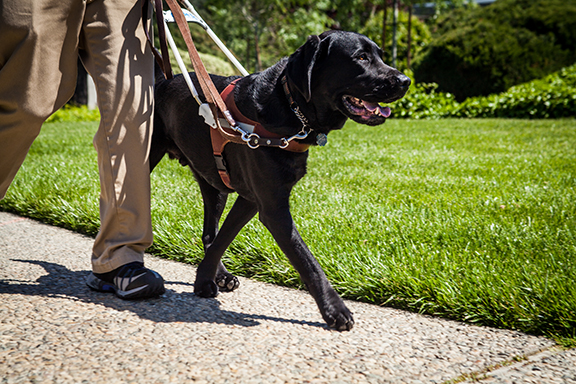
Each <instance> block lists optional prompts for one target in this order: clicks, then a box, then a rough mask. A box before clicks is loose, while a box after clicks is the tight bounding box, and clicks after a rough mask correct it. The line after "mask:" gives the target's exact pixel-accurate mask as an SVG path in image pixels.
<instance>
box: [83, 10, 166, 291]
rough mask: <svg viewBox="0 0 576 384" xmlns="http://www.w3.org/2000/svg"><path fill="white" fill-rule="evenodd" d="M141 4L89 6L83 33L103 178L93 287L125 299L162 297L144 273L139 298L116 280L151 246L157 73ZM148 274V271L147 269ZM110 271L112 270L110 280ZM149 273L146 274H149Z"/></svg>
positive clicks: (154, 279)
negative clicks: (92, 84) (97, 118)
mask: <svg viewBox="0 0 576 384" xmlns="http://www.w3.org/2000/svg"><path fill="white" fill-rule="evenodd" d="M141 12H142V11H141V3H140V2H139V1H134V0H115V1H104V0H94V1H93V2H91V3H89V4H88V6H87V8H86V15H85V19H84V25H83V28H82V34H81V42H80V44H81V51H80V54H81V58H82V61H83V63H84V65H85V66H86V69H87V70H88V73H90V74H91V75H92V77H93V78H94V82H95V84H96V93H97V98H98V108H99V109H100V114H101V121H100V126H99V128H98V132H97V133H96V136H95V137H94V146H95V148H96V150H97V152H98V167H99V172H100V187H101V192H100V221H101V224H100V231H99V233H98V235H97V237H96V240H95V243H94V248H93V254H92V269H93V272H94V275H96V277H97V278H100V279H101V280H104V281H107V282H110V283H112V282H114V283H115V284H116V286H115V287H110V286H106V285H105V283H99V285H98V284H95V283H94V281H92V283H90V282H89V285H90V286H91V287H92V288H96V289H99V290H106V289H103V288H105V287H109V288H114V290H115V291H116V293H117V294H118V296H120V297H122V298H140V297H141V296H142V295H144V296H146V297H147V296H152V295H154V294H160V293H163V292H164V285H163V281H162V279H161V277H160V276H159V275H157V274H154V273H148V276H149V277H150V279H149V281H145V282H143V283H142V284H145V285H147V286H148V287H147V288H146V289H145V290H144V291H143V292H140V291H134V292H136V296H137V297H132V296H131V293H130V292H132V291H133V288H134V286H133V285H130V283H129V282H130V281H132V280H130V279H128V280H126V281H125V282H122V281H120V280H114V279H115V278H117V274H118V273H119V272H120V271H124V272H126V273H127V274H128V275H131V276H132V277H133V278H135V277H137V276H140V275H141V273H144V272H143V271H142V270H141V271H140V272H137V273H135V274H132V272H133V271H132V270H130V271H128V270H126V268H124V266H126V265H127V264H131V263H133V262H139V263H142V262H143V254H144V250H145V249H146V248H148V247H149V246H150V245H151V244H152V225H151V216H150V169H149V164H148V154H149V151H150V141H151V138H152V119H153V94H154V89H153V86H154V67H153V56H152V53H151V51H150V48H149V47H148V45H147V42H146V37H145V35H144V32H143V29H142V24H141V23H142V21H141ZM148 271H149V270H148ZM109 272H112V274H110V273H109ZM149 272H151V271H149Z"/></svg>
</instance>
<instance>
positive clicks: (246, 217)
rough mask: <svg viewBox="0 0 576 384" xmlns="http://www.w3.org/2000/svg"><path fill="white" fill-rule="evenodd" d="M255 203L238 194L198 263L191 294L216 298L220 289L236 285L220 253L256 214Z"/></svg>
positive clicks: (232, 288)
mask: <svg viewBox="0 0 576 384" xmlns="http://www.w3.org/2000/svg"><path fill="white" fill-rule="evenodd" d="M256 212H257V211H256V204H254V203H252V202H250V201H248V200H246V199H244V198H243V197H242V196H238V198H237V199H236V201H235V202H234V205H233V206H232V209H231V210H230V212H229V213H228V216H226V219H225V220H224V223H223V224H222V227H221V228H220V231H218V234H217V235H216V237H215V238H214V240H213V241H212V242H211V243H210V244H208V245H207V247H206V250H205V254H204V259H203V260H202V262H201V263H200V265H199V266H198V271H197V272H196V281H195V283H194V293H196V294H197V295H198V296H201V297H215V296H216V295H218V291H219V287H220V290H228V291H232V290H234V289H236V288H237V287H238V285H239V283H238V279H237V278H236V277H235V276H233V275H232V274H230V273H228V271H227V270H226V268H225V267H224V265H223V264H222V262H221V260H222V255H223V254H224V252H225V251H226V248H228V246H229V245H230V243H232V240H234V238H235V237H236V235H238V232H240V230H241V229H242V228H243V227H244V226H245V225H246V224H247V223H248V222H249V221H250V219H252V218H253V217H254V215H255V214H256Z"/></svg>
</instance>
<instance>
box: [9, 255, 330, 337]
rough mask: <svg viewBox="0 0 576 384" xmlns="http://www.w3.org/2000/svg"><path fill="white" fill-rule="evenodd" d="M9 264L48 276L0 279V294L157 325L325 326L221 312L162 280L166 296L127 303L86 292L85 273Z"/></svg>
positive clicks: (213, 303)
mask: <svg viewBox="0 0 576 384" xmlns="http://www.w3.org/2000/svg"><path fill="white" fill-rule="evenodd" d="M12 261H16V262H22V263H29V264H34V265H38V266H40V267H42V268H44V270H45V271H46V272H47V273H48V274H47V275H43V276H41V277H40V278H38V279H37V280H36V281H34V282H32V281H20V280H11V279H4V280H2V279H0V293H7V294H20V295H28V296H45V297H57V298H65V299H69V300H77V301H81V302H83V303H89V304H98V305H104V306H106V307H108V308H112V309H115V310H118V311H130V312H133V313H135V314H136V315H138V316H139V317H140V318H142V319H147V320H151V321H154V322H158V323H170V322H189V323H217V324H227V325H240V326H244V327H253V326H257V325H259V324H260V321H259V320H262V321H275V322H281V323H293V324H302V325H309V326H314V327H320V328H327V326H326V325H325V324H323V323H319V322H310V321H303V320H295V319H284V318H279V317H271V316H266V315H258V314H246V313H239V312H233V311H227V310H222V309H221V308H220V302H219V301H218V300H217V299H205V298H200V297H198V296H195V295H194V293H192V292H176V291H174V290H172V289H170V286H173V285H189V286H192V285H193V284H190V283H185V282H173V281H166V282H165V284H166V287H167V289H166V293H165V294H164V295H162V296H161V297H159V298H155V299H148V300H132V301H127V300H121V299H119V298H117V297H116V296H115V295H114V294H110V293H100V292H95V291H92V290H90V289H89V288H88V287H87V286H86V283H85V280H86V277H87V276H88V274H89V273H90V272H89V271H71V270H69V269H68V268H66V267H65V266H63V265H59V264H56V263H50V262H46V261H37V260H15V259H12Z"/></svg>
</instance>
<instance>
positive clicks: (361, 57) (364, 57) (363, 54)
mask: <svg viewBox="0 0 576 384" xmlns="http://www.w3.org/2000/svg"><path fill="white" fill-rule="evenodd" d="M358 60H359V61H368V55H367V54H365V53H362V54H360V55H359V56H358Z"/></svg>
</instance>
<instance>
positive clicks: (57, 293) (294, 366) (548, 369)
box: [0, 212, 576, 383]
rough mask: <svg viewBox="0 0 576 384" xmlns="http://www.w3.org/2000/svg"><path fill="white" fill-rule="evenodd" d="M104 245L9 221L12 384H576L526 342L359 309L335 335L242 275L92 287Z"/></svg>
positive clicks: (3, 366) (5, 372)
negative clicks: (222, 286)
mask: <svg viewBox="0 0 576 384" xmlns="http://www.w3.org/2000/svg"><path fill="white" fill-rule="evenodd" d="M91 246H92V239H91V238H88V237H85V236H82V235H79V234H76V233H73V232H70V231H67V230H64V229H60V228H56V227H51V226H48V225H44V224H41V223H38V222H36V221H33V220H30V219H25V218H21V217H18V216H15V215H11V214H8V213H3V212H0V382H1V383H28V382H30V383H52V382H54V383H80V382H86V383H171V382H175V383H190V382H199V383H261V382H262V383H285V382H289V383H305V382H314V383H316V382H317V383H446V382H450V383H456V382H472V381H473V380H475V379H477V380H478V379H479V380H480V382H482V383H484V382H486V383H576V351H575V350H568V351H564V350H562V349H560V348H558V347H557V346H556V345H555V344H554V342H553V341H551V340H549V339H545V338H539V337H534V336H529V335H525V334H522V333H519V332H513V331H507V330H498V329H492V328H486V327H477V326H471V325H467V324H462V323H459V322H454V321H448V320H443V319H438V318H433V317H429V316H422V315H418V314H414V313H409V312H404V311H399V310H394V309H390V308H382V307H378V306H374V305H368V304H362V303H356V302H347V305H349V307H350V309H351V310H352V311H353V312H354V314H355V320H356V325H355V328H354V329H353V330H352V331H351V332H344V333H339V332H335V331H330V330H328V329H327V328H326V326H325V325H324V323H323V321H322V318H321V316H320V314H319V313H318V310H317V307H316V304H315V303H314V301H313V299H312V298H311V297H310V296H309V295H308V294H307V293H306V292H300V291H295V290H291V289H286V288H282V287H277V286H273V285H269V284H263V283H258V282H254V281H250V280H248V279H241V286H240V289H238V290H237V291H235V292H233V293H227V294H220V295H219V296H218V298H216V299H200V298H197V297H195V296H194V294H193V282H194V274H195V268H194V267H193V266H190V265H186V264H181V263H177V262H172V261H167V260H162V259H159V258H155V257H152V256H147V258H146V264H147V266H148V267H150V268H153V269H155V270H156V271H158V272H159V273H160V274H162V275H163V277H164V278H165V280H166V287H167V293H166V294H165V295H163V296H162V297H161V298H158V299H154V300H147V301H140V302H126V301H122V300H120V299H118V298H116V297H115V296H114V295H111V294H102V293H96V292H92V291H90V290H89V289H88V288H87V287H86V286H85V284H84V278H85V276H86V275H87V274H88V273H89V270H90V257H89V256H90V252H91Z"/></svg>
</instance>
